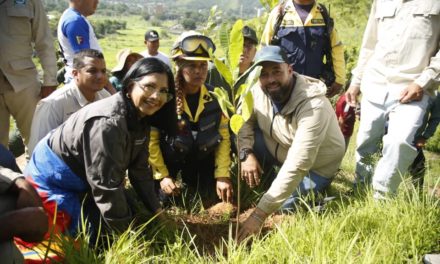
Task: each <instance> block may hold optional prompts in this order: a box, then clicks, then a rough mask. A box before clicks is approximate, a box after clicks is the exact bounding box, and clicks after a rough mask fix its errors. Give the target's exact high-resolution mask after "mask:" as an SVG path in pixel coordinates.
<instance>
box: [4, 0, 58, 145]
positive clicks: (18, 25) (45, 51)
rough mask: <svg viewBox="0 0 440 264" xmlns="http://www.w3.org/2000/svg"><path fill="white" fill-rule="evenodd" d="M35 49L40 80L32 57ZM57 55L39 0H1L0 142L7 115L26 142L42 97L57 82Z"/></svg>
mask: <svg viewBox="0 0 440 264" xmlns="http://www.w3.org/2000/svg"><path fill="white" fill-rule="evenodd" d="M34 51H35V52H36V54H37V56H38V58H39V59H40V63H41V66H42V68H43V71H44V75H43V83H42V84H41V83H40V81H39V77H38V71H37V68H36V66H35V64H34V63H33V61H32V55H33V54H34ZM56 72H57V65H56V56H55V49H54V46H53V38H52V36H51V33H50V29H49V25H48V21H47V17H46V13H45V11H44V7H43V4H42V2H41V0H0V143H1V144H3V145H5V146H7V144H8V133H9V119H10V115H12V116H13V117H14V119H15V120H16V122H17V126H18V129H19V130H20V133H21V135H22V136H23V138H24V141H25V144H27V142H28V140H29V136H30V130H31V124H32V117H33V115H34V111H35V107H36V105H37V103H38V101H39V100H40V98H41V97H45V96H47V95H49V94H50V93H51V92H52V91H54V90H55V88H56V86H57V80H56Z"/></svg>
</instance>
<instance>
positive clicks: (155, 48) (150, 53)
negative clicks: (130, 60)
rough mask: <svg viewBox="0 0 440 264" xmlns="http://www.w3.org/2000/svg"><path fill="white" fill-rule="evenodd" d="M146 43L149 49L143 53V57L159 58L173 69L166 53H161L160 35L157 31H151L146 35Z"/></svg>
mask: <svg viewBox="0 0 440 264" xmlns="http://www.w3.org/2000/svg"><path fill="white" fill-rule="evenodd" d="M144 43H145V45H146V46H147V49H146V50H144V51H143V52H141V55H142V56H144V58H149V57H153V58H157V59H159V60H161V61H163V62H164V63H165V64H166V65H168V67H170V69H171V62H170V59H169V58H168V56H167V55H166V54H165V53H163V52H160V51H159V47H160V42H159V33H158V32H157V31H156V30H149V31H147V32H146V33H145V40H144Z"/></svg>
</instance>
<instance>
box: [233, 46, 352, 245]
mask: <svg viewBox="0 0 440 264" xmlns="http://www.w3.org/2000/svg"><path fill="white" fill-rule="evenodd" d="M254 65H255V66H262V70H261V74H260V77H259V84H258V85H257V86H254V87H253V88H252V95H253V99H254V109H253V112H252V114H251V117H250V118H249V120H247V121H246V122H245V124H244V125H243V127H242V128H241V130H240V132H239V135H238V141H239V146H240V152H239V158H240V162H241V177H242V178H243V179H244V180H245V181H246V183H247V184H248V185H249V187H251V188H254V187H255V186H257V185H259V183H260V178H261V173H262V170H261V166H260V162H262V157H264V156H266V157H264V159H267V158H269V159H273V160H274V165H279V166H280V170H279V172H278V174H277V175H276V177H275V179H274V180H273V182H272V184H271V186H270V188H269V189H268V190H267V192H266V193H265V194H264V195H263V197H262V198H261V199H260V201H259V203H258V205H257V208H256V209H255V210H254V211H253V212H252V214H251V215H250V216H249V217H248V219H247V220H246V221H245V222H244V223H243V225H242V227H241V230H240V233H239V236H238V238H237V239H238V241H242V240H243V239H245V238H246V237H247V236H249V235H252V234H255V233H257V232H258V231H259V230H260V228H261V226H262V225H263V223H264V220H265V219H266V217H267V216H268V215H270V214H271V213H273V212H275V211H277V210H279V209H281V211H283V212H285V211H292V210H294V209H295V204H296V202H297V201H298V198H299V196H300V195H305V194H308V193H310V192H313V193H318V192H321V191H323V190H325V189H326V188H327V187H328V186H329V185H330V184H331V182H332V180H333V178H334V177H335V174H336V172H337V171H338V169H339V165H340V164H341V161H342V158H343V156H344V152H345V143H344V137H343V136H342V133H341V130H340V129H339V126H338V121H337V119H336V115H335V113H334V111H333V108H332V106H331V104H330V102H329V100H328V99H327V98H326V97H325V94H326V90H327V88H326V86H325V84H324V83H323V82H321V81H319V80H317V79H314V78H311V77H307V76H304V75H300V74H298V73H296V72H294V71H293V69H292V68H291V66H289V64H288V60H287V56H286V54H285V53H284V51H283V50H282V49H281V48H280V47H278V46H265V47H263V48H262V49H261V50H260V51H259V52H258V53H257V56H256V59H255V64H254ZM255 66H253V67H255ZM255 126H258V128H259V129H260V130H261V132H262V136H263V139H264V140H263V141H264V144H265V146H266V148H267V151H268V153H267V154H266V155H265V154H264V153H262V152H263V151H262V150H260V149H259V148H257V145H254V142H257V141H258V140H255V132H254V131H255V129H254V127H255ZM257 157H258V158H260V160H258V158H257Z"/></svg>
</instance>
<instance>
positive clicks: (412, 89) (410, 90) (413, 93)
mask: <svg viewBox="0 0 440 264" xmlns="http://www.w3.org/2000/svg"><path fill="white" fill-rule="evenodd" d="M422 98H423V88H422V87H420V86H419V85H418V84H415V83H411V84H410V85H408V87H406V88H405V89H404V90H403V91H402V92H401V93H400V97H399V101H400V103H402V104H408V103H411V102H412V101H420V100H422Z"/></svg>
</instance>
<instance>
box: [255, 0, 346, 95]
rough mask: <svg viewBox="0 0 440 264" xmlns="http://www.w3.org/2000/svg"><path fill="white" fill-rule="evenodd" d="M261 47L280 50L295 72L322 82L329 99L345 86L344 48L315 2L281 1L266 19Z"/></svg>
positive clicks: (326, 17)
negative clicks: (278, 48)
mask: <svg viewBox="0 0 440 264" xmlns="http://www.w3.org/2000/svg"><path fill="white" fill-rule="evenodd" d="M261 44H262V45H277V46H280V47H281V48H283V50H284V51H285V52H286V53H287V56H288V59H289V64H290V65H291V66H292V67H293V69H294V70H295V72H297V73H299V74H304V75H307V76H310V77H313V78H317V79H321V80H322V81H323V82H325V84H326V86H327V94H326V95H327V97H329V98H330V97H333V96H335V95H336V94H338V93H339V92H340V91H341V89H342V87H343V85H344V84H345V81H346V78H345V60H344V46H343V45H342V42H341V40H340V39H339V36H338V33H337V31H336V29H335V26H334V20H333V18H332V17H331V16H330V12H329V11H328V10H327V8H326V7H325V6H324V5H322V4H320V3H317V2H316V1H315V0H287V1H282V2H281V3H280V4H279V5H278V6H276V7H275V8H274V9H273V10H272V11H271V13H270V15H269V18H268V20H267V23H266V27H265V29H264V31H263V34H262V36H261Z"/></svg>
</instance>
